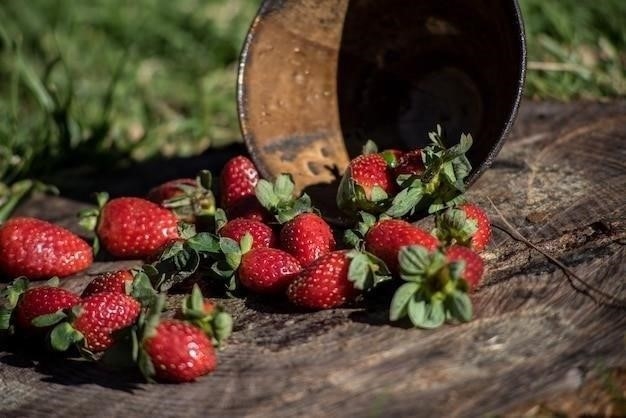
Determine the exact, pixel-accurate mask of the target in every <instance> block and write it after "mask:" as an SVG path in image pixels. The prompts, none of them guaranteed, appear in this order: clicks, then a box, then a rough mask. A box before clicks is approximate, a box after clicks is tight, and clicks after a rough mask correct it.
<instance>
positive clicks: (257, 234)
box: [217, 218, 277, 248]
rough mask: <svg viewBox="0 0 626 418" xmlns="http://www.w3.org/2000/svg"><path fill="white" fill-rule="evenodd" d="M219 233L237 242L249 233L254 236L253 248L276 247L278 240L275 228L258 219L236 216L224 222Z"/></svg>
mask: <svg viewBox="0 0 626 418" xmlns="http://www.w3.org/2000/svg"><path fill="white" fill-rule="evenodd" d="M217 233H218V234H219V235H220V236H221V237H227V238H230V239H232V240H235V241H237V242H239V241H241V239H242V238H243V236H244V235H245V234H247V233H248V234H250V235H251V236H252V248H261V247H275V246H276V241H277V240H276V234H275V233H274V230H272V228H270V227H269V226H267V225H266V224H264V223H263V222H260V221H257V220H256V219H247V218H235V219H233V220H231V221H228V222H227V223H226V224H224V226H222V227H221V228H220V229H219V230H218V231H217Z"/></svg>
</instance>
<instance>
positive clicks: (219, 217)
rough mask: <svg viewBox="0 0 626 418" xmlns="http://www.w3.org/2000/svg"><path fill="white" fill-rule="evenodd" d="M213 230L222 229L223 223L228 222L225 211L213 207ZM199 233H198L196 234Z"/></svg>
mask: <svg viewBox="0 0 626 418" xmlns="http://www.w3.org/2000/svg"><path fill="white" fill-rule="evenodd" d="M214 216H215V230H216V231H219V230H220V229H222V227H223V226H224V225H226V223H227V222H228V218H227V217H226V212H224V209H221V208H217V209H215V215H214ZM198 235H199V234H198Z"/></svg>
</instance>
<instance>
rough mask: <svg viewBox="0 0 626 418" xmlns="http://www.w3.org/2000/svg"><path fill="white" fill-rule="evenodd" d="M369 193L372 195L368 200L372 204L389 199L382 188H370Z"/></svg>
mask: <svg viewBox="0 0 626 418" xmlns="http://www.w3.org/2000/svg"><path fill="white" fill-rule="evenodd" d="M371 193H372V194H371V199H370V200H371V201H372V202H382V201H385V200H387V198H388V197H389V195H387V193H386V192H385V190H383V188H382V187H379V186H374V187H372V191H371Z"/></svg>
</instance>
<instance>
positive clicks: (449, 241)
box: [432, 208, 478, 247]
mask: <svg viewBox="0 0 626 418" xmlns="http://www.w3.org/2000/svg"><path fill="white" fill-rule="evenodd" d="M477 230H478V224H477V222H476V221H475V220H473V219H469V218H468V217H467V216H466V214H465V212H464V211H463V210H460V209H456V208H448V209H446V210H445V211H443V212H438V213H437V214H436V215H435V228H434V229H433V230H432V234H433V235H435V236H436V237H437V238H439V241H441V243H442V244H444V245H445V246H451V245H454V244H457V245H462V246H464V247H471V245H472V237H473V236H474V234H475V233H476V231H477Z"/></svg>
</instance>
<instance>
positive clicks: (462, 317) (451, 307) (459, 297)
mask: <svg viewBox="0 0 626 418" xmlns="http://www.w3.org/2000/svg"><path fill="white" fill-rule="evenodd" d="M444 303H445V305H446V309H447V311H448V312H449V314H450V317H452V318H454V319H457V320H459V321H461V322H468V321H470V320H471V319H472V301H471V300H470V298H469V296H468V294H467V293H466V292H463V291H461V290H455V291H454V292H453V293H452V294H450V295H448V297H447V298H446V299H445V301H444Z"/></svg>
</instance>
